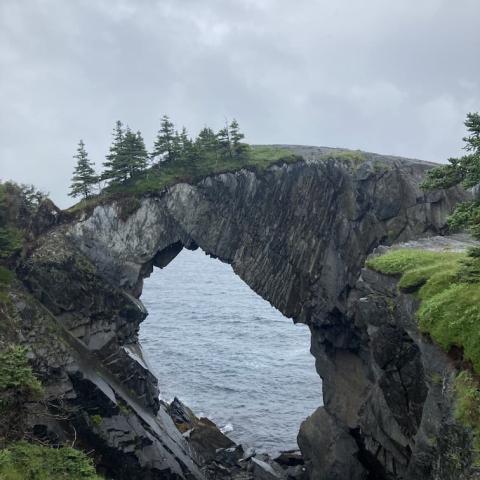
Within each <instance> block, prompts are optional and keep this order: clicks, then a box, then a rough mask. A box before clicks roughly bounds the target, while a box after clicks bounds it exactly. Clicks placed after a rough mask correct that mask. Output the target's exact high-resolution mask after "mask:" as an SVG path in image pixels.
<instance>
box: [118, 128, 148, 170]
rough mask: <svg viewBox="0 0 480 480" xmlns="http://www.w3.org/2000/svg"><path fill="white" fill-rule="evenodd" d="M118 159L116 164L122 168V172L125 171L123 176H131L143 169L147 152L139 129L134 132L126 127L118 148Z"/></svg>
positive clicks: (145, 164) (146, 159)
mask: <svg viewBox="0 0 480 480" xmlns="http://www.w3.org/2000/svg"><path fill="white" fill-rule="evenodd" d="M118 159H119V161H118V162H117V163H118V166H119V168H121V169H122V172H125V175H124V176H125V177H126V176H127V175H128V176H129V177H130V178H132V177H133V176H135V174H137V173H139V172H141V171H143V170H145V168H146V167H147V161H148V153H147V150H146V148H145V142H144V141H143V138H142V134H141V133H140V132H139V131H138V132H137V133H134V132H132V130H131V129H130V128H129V127H127V129H126V131H125V135H124V137H123V140H122V144H121V148H120V150H119V155H118Z"/></svg>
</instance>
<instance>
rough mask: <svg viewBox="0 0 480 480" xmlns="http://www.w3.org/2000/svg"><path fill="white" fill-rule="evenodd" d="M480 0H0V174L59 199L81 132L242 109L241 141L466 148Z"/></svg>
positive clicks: (95, 148) (92, 135) (94, 152)
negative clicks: (243, 138) (166, 116)
mask: <svg viewBox="0 0 480 480" xmlns="http://www.w3.org/2000/svg"><path fill="white" fill-rule="evenodd" d="M479 22H480V0H455V1H453V0H401V1H386V0H295V1H293V0H158V1H154V0H131V1H128V0H68V1H67V0H0V112H1V113H0V178H2V179H14V180H16V181H19V182H23V183H34V184H35V185H37V186H38V187H39V188H41V189H43V190H46V191H49V192H50V193H51V195H52V198H53V199H54V200H55V201H56V202H57V203H59V204H60V205H61V206H63V207H65V206H67V205H68V204H70V203H72V201H71V200H68V197H67V196H66V194H67V192H68V184H69V180H70V177H71V171H72V168H73V165H74V160H73V159H72V155H73V153H74V152H75V149H76V144H77V142H78V140H79V139H80V138H83V139H84V141H85V143H86V146H87V150H88V151H89V153H90V155H91V157H92V159H93V160H95V161H96V163H97V165H101V163H102V161H103V159H104V155H105V153H106V151H107V150H108V146H109V143H110V139H111V131H112V127H113V124H114V122H115V121H116V120H117V119H121V120H123V121H124V122H126V123H128V124H129V125H130V126H131V127H132V128H133V129H135V130H136V129H140V130H141V131H142V132H143V133H144V136H145V139H146V141H147V144H148V146H149V147H150V144H151V141H152V138H153V135H154V133H155V131H156V130H157V129H158V124H159V118H160V116H161V115H162V114H164V113H167V114H169V115H170V116H171V117H172V118H173V119H174V121H175V122H176V123H177V124H178V125H179V126H181V125H186V127H187V128H188V129H189V130H191V131H192V132H196V131H197V130H198V129H199V128H201V127H202V126H203V125H204V124H208V125H210V126H212V127H214V128H218V127H220V126H222V123H223V122H224V119H225V118H229V119H231V118H232V117H236V118H237V120H238V121H239V123H240V126H241V127H242V128H243V130H244V131H245V133H246V135H247V140H248V141H249V142H250V143H289V144H309V145H325V146H335V147H346V148H353V149H356V148H359V149H362V150H368V151H374V152H379V153H390V154H396V155H404V156H411V157H416V158H422V159H426V160H433V161H439V162H441V161H445V160H446V158H447V157H449V156H454V155H458V154H459V153H461V146H462V141H461V138H462V136H463V135H464V127H463V120H464V118H465V114H466V112H468V111H479V110H480V61H479V52H480V29H479Z"/></svg>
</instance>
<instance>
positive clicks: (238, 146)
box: [229, 119, 247, 159]
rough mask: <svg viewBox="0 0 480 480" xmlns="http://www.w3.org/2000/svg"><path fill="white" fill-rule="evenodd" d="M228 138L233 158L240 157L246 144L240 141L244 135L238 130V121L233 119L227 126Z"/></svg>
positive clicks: (244, 151) (245, 148)
mask: <svg viewBox="0 0 480 480" xmlns="http://www.w3.org/2000/svg"><path fill="white" fill-rule="evenodd" d="M229 133H230V139H231V142H232V150H233V154H234V156H235V158H237V159H238V158H241V157H243V156H244V154H245V153H246V151H247V145H246V144H245V143H242V140H243V139H244V138H245V135H244V134H243V133H241V132H240V127H239V125H238V122H237V121H236V120H235V119H233V120H232V123H230V126H229Z"/></svg>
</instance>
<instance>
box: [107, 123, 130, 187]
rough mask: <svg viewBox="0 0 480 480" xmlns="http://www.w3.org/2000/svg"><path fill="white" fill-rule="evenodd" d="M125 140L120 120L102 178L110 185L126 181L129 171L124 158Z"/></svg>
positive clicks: (116, 126) (115, 129) (116, 125)
mask: <svg viewBox="0 0 480 480" xmlns="http://www.w3.org/2000/svg"><path fill="white" fill-rule="evenodd" d="M124 138H125V130H124V128H123V124H122V122H121V121H120V120H118V121H117V123H116V124H115V128H114V130H113V141H112V144H111V145H110V151H109V153H108V155H107V156H106V157H105V158H106V161H105V162H104V163H103V166H104V167H105V170H104V172H103V173H102V176H101V178H102V180H107V181H108V182H109V184H110V185H112V184H115V183H120V182H122V181H124V180H125V179H126V176H127V172H128V169H127V168H126V161H125V156H124Z"/></svg>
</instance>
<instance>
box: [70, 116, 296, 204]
mask: <svg viewBox="0 0 480 480" xmlns="http://www.w3.org/2000/svg"><path fill="white" fill-rule="evenodd" d="M243 139H244V135H243V133H241V132H240V128H239V125H238V123H237V122H236V121H235V120H233V121H232V122H231V123H230V124H227V125H225V127H224V128H222V129H221V130H219V131H218V132H216V133H215V132H214V131H213V130H212V129H210V128H208V127H205V128H203V129H202V130H201V131H200V133H199V134H198V136H197V137H196V138H191V137H190V136H189V135H188V132H187V130H186V129H185V128H182V130H181V131H180V133H179V132H178V131H177V130H176V129H175V125H174V124H173V123H172V122H171V121H170V119H169V118H168V117H167V116H164V117H163V118H162V121H161V125H160V130H159V131H158V134H157V136H156V139H155V142H154V146H153V149H152V151H151V152H148V151H147V150H146V148H145V143H144V141H143V138H142V135H141V133H140V132H136V133H133V132H132V130H131V129H130V128H129V127H126V128H125V127H124V125H123V124H122V123H121V122H120V121H118V122H117V123H116V125H115V128H114V132H113V141H112V144H111V146H110V151H109V153H108V154H107V155H106V160H105V162H104V163H103V167H104V170H103V171H102V172H101V173H99V174H97V173H96V172H95V170H94V166H93V162H91V161H90V160H89V158H88V153H87V151H86V149H85V144H84V143H83V141H82V140H80V142H79V145H78V149H77V153H76V154H75V155H74V158H75V159H76V160H77V164H76V167H75V170H74V174H73V177H72V184H71V187H70V195H71V196H72V197H81V198H82V201H81V202H80V203H79V204H77V205H76V206H75V207H73V209H72V210H78V209H83V208H84V207H87V206H88V205H92V204H97V203H99V202H101V201H102V200H103V199H105V198H111V197H112V196H113V197H114V196H118V195H119V194H122V195H125V194H129V193H133V194H135V195H138V194H144V193H149V192H158V191H159V190H162V189H163V188H165V187H167V186H169V185H172V184H173V183H177V182H179V181H187V182H192V181H195V180H196V179H199V178H201V177H205V176H206V175H209V174H213V173H221V172H229V171H234V170H238V169H240V168H243V167H250V168H256V169H263V168H266V167H268V166H270V165H272V164H274V163H275V162H279V161H283V162H291V161H296V160H298V157H297V156H295V155H293V154H292V153H291V152H290V151H288V150H286V149H283V148H279V147H254V146H250V145H248V144H246V143H244V142H243Z"/></svg>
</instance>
